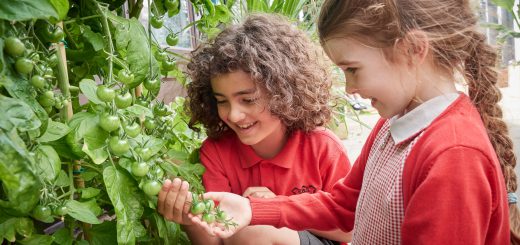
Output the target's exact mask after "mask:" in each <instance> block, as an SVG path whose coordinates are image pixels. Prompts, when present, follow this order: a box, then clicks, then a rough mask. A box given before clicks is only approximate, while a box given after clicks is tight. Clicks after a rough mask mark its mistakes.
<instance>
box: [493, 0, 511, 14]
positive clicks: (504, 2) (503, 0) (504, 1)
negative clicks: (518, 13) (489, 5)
mask: <svg viewBox="0 0 520 245" xmlns="http://www.w3.org/2000/svg"><path fill="white" fill-rule="evenodd" d="M491 1H492V2H493V3H494V4H496V5H497V6H499V7H501V8H503V9H505V10H507V11H509V12H511V13H513V7H514V6H515V0H491Z"/></svg>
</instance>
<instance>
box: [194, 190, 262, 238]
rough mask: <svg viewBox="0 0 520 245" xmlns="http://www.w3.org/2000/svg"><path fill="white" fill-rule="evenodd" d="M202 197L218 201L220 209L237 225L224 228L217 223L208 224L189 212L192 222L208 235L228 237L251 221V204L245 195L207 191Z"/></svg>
mask: <svg viewBox="0 0 520 245" xmlns="http://www.w3.org/2000/svg"><path fill="white" fill-rule="evenodd" d="M204 199H212V200H214V201H215V203H218V206H219V207H220V209H221V210H222V211H224V212H226V214H227V217H228V218H232V219H233V222H235V223H236V224H237V226H229V227H228V228H226V227H223V226H222V225H219V224H218V223H212V224H208V223H206V222H204V221H202V220H201V218H200V216H195V215H193V214H189V216H190V218H191V220H192V222H193V223H194V224H196V225H198V226H200V227H201V228H203V229H204V230H206V232H208V233H209V234H210V235H213V236H217V237H220V238H228V237H230V236H232V235H233V234H235V233H236V232H237V231H239V230H240V229H242V228H244V227H246V226H248V225H249V223H250V222H251V216H252V214H251V206H250V204H249V199H247V198H245V197H241V196H239V195H236V194H232V193H227V192H208V193H205V194H204Z"/></svg>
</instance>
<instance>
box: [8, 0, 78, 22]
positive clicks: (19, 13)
mask: <svg viewBox="0 0 520 245" xmlns="http://www.w3.org/2000/svg"><path fill="white" fill-rule="evenodd" d="M63 1H65V0H60V1H54V2H63ZM67 8H68V7H67ZM60 10H61V8H60ZM49 17H54V18H57V19H59V18H60V15H59V13H58V12H57V11H56V9H55V6H53V4H51V1H49V0H38V1H34V0H16V1H9V4H6V3H5V2H4V4H0V19H4V20H10V21H12V20H16V21H22V20H31V19H48V18H49Z"/></svg>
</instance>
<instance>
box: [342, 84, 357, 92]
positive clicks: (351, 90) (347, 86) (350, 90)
mask: <svg viewBox="0 0 520 245" xmlns="http://www.w3.org/2000/svg"><path fill="white" fill-rule="evenodd" d="M345 92H347V94H355V93H357V92H359V89H358V88H356V87H354V86H352V85H345Z"/></svg>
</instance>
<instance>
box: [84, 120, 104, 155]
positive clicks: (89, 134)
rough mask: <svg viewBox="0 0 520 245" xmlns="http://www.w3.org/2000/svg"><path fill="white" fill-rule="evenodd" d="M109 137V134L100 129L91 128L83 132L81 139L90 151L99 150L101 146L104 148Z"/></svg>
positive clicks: (97, 127)
mask: <svg viewBox="0 0 520 245" xmlns="http://www.w3.org/2000/svg"><path fill="white" fill-rule="evenodd" d="M108 136H110V134H109V133H108V132H107V131H105V130H103V129H102V128H101V127H99V126H97V125H96V127H91V128H90V129H88V131H86V132H85V134H84V135H83V138H84V139H85V144H87V145H88V148H89V149H90V150H95V149H99V148H101V147H103V146H106V145H107V144H106V140H107V138H108Z"/></svg>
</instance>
